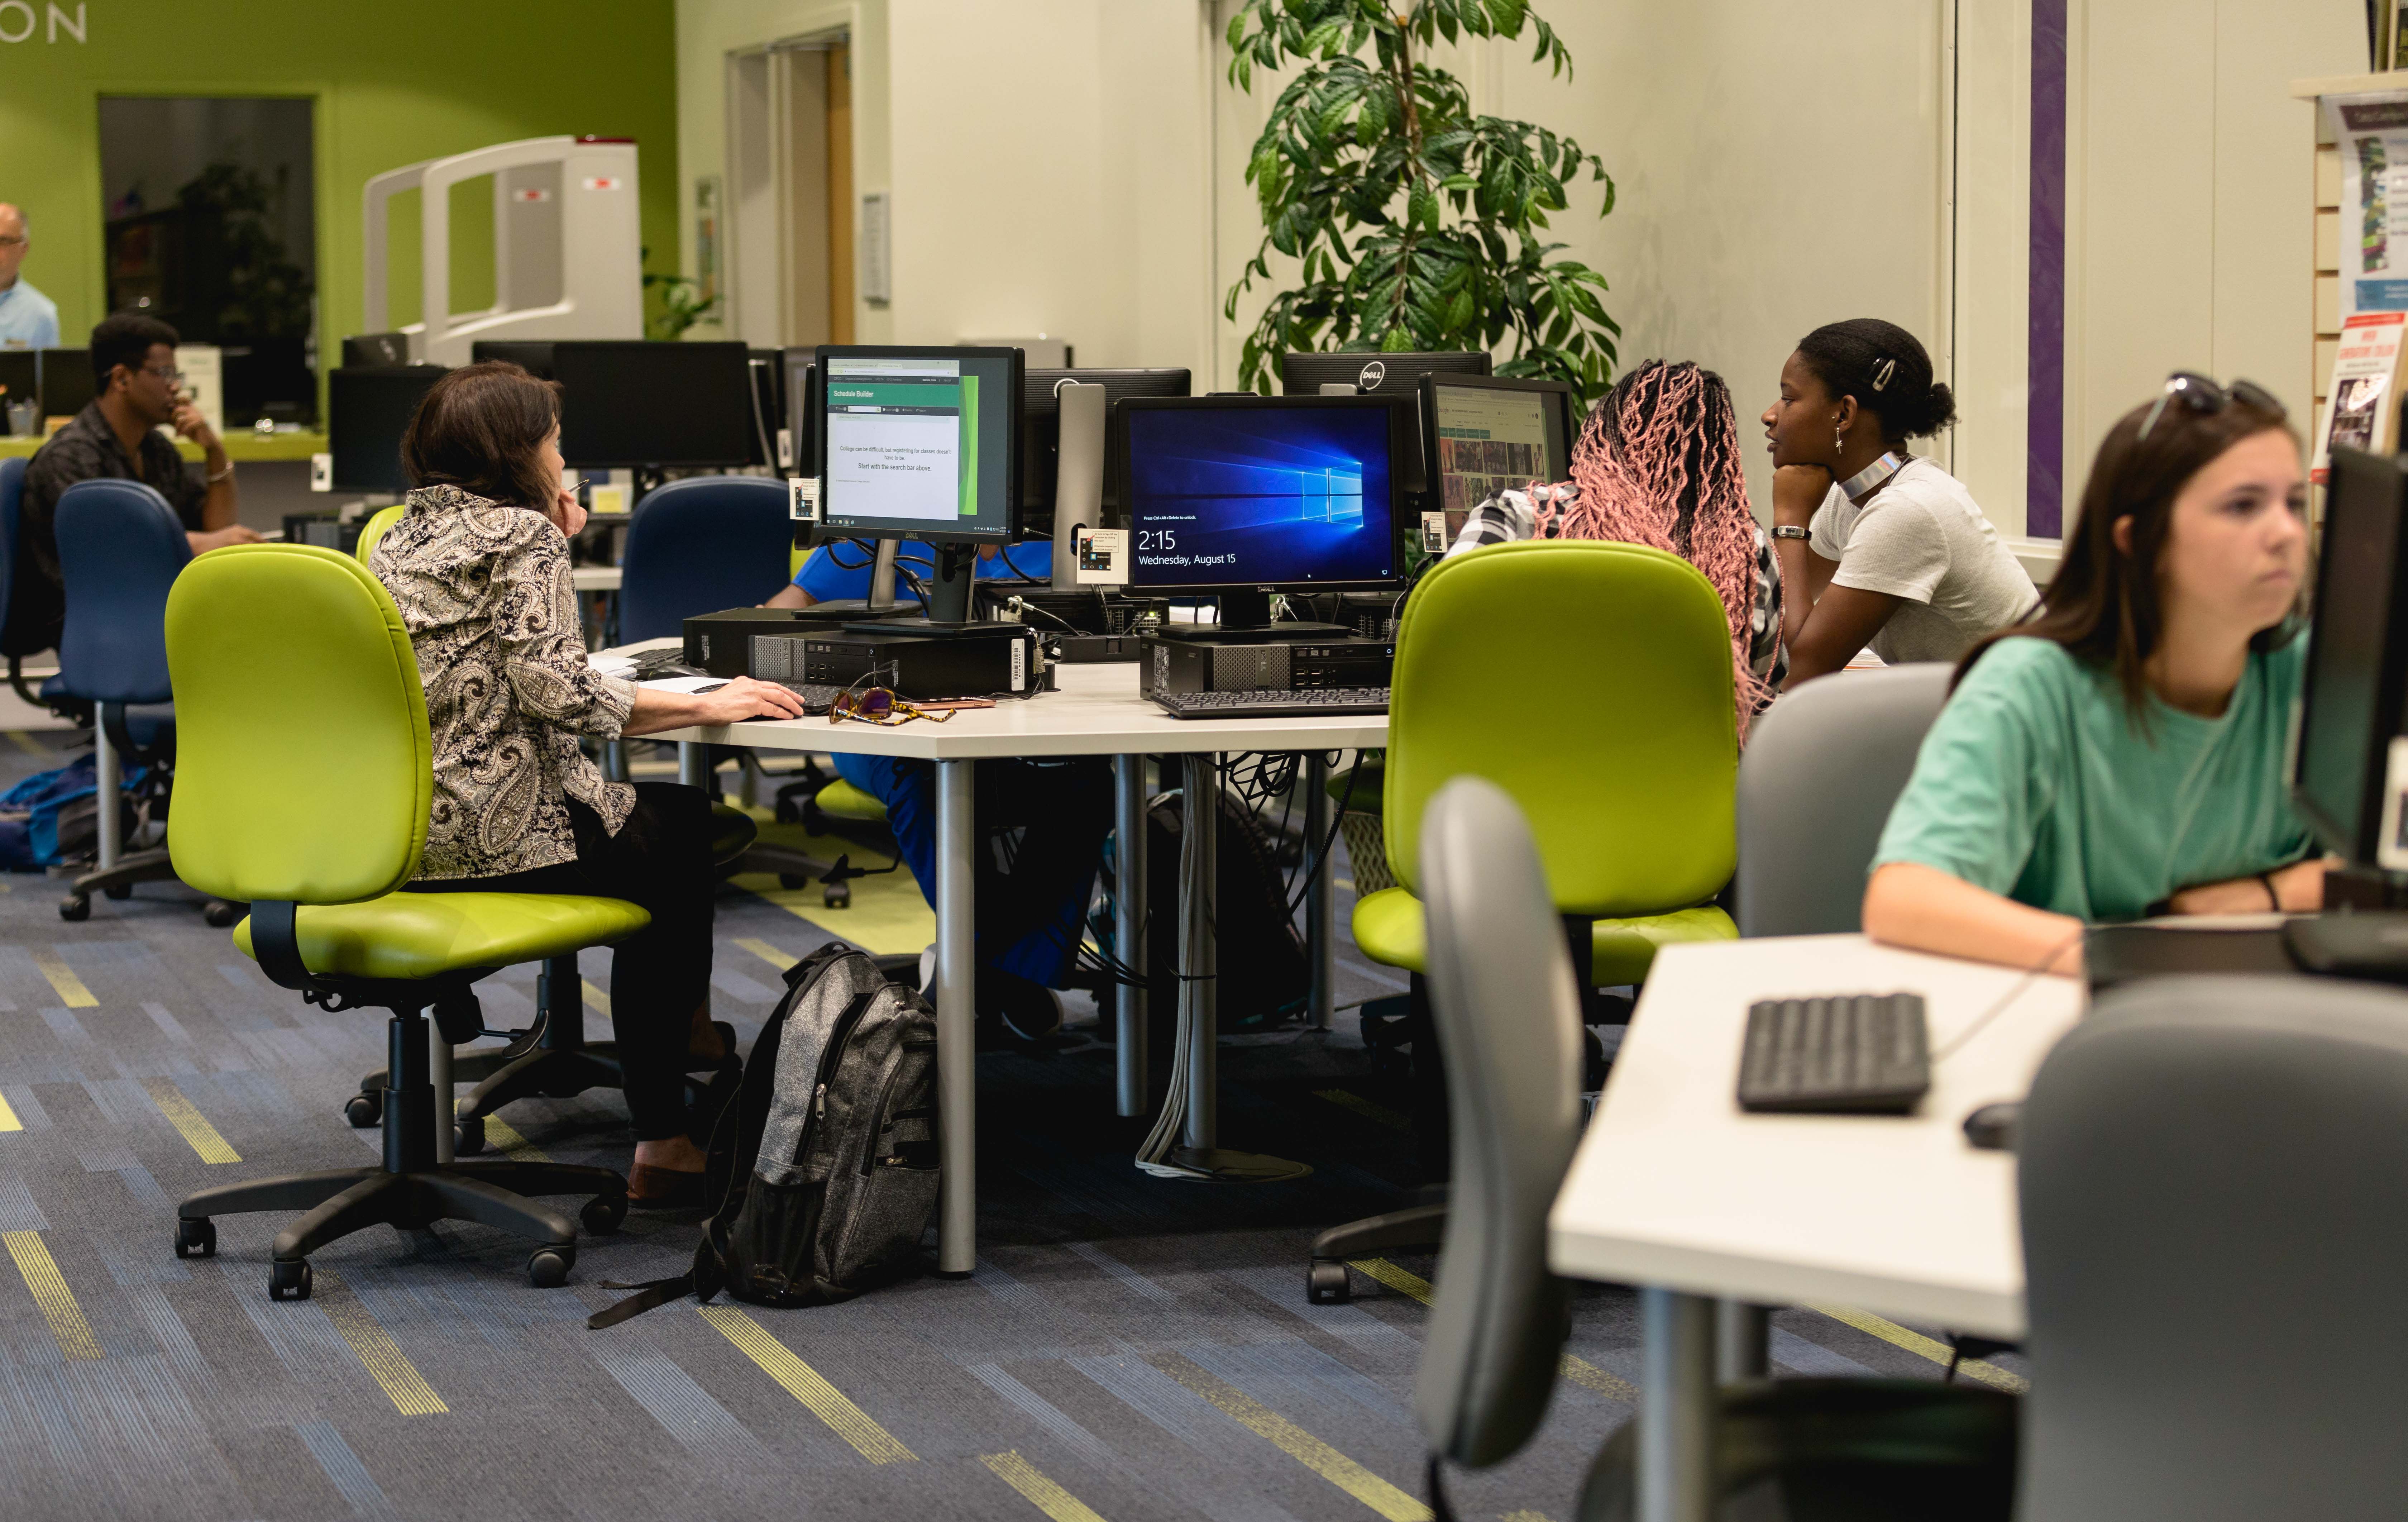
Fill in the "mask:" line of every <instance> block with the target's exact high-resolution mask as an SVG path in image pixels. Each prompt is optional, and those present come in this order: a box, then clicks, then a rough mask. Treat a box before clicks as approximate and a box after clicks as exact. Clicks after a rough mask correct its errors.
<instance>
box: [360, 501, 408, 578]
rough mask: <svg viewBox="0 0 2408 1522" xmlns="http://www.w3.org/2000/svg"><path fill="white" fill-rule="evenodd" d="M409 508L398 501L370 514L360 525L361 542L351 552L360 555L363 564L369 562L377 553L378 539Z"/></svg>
mask: <svg viewBox="0 0 2408 1522" xmlns="http://www.w3.org/2000/svg"><path fill="white" fill-rule="evenodd" d="M408 511H409V508H408V506H406V505H405V504H403V503H399V502H396V503H394V505H393V506H392V507H389V508H379V509H377V510H376V511H375V512H373V513H371V514H369V516H368V521H367V522H366V523H364V524H361V525H360V542H359V543H358V544H356V545H354V546H352V547H351V553H352V554H353V555H355V556H357V557H358V559H359V563H360V564H361V565H363V566H365V565H366V564H367V563H368V556H370V555H372V554H374V553H376V547H377V540H379V539H380V538H384V536H385V531H386V530H388V529H390V528H392V527H393V525H394V524H397V523H399V522H401V515H402V514H403V513H405V512H408Z"/></svg>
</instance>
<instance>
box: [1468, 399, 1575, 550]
mask: <svg viewBox="0 0 2408 1522" xmlns="http://www.w3.org/2000/svg"><path fill="white" fill-rule="evenodd" d="M1435 389H1436V395H1437V410H1438V419H1437V422H1438V479H1439V494H1440V504H1441V508H1442V510H1444V511H1445V512H1446V514H1447V520H1448V524H1449V526H1450V528H1460V527H1461V526H1462V521H1463V520H1462V515H1463V514H1465V513H1467V512H1469V511H1470V510H1472V509H1473V508H1476V507H1478V506H1479V505H1480V504H1481V503H1483V502H1484V501H1486V500H1487V499H1488V498H1489V497H1492V496H1494V495H1497V494H1498V492H1501V491H1504V490H1506V489H1508V488H1512V489H1515V490H1519V489H1520V488H1523V487H1526V486H1527V485H1529V484H1530V483H1531V482H1532V481H1561V480H1563V479H1564V477H1565V475H1566V474H1567V472H1568V471H1569V470H1570V458H1569V451H1568V450H1567V448H1566V445H1565V439H1564V435H1565V432H1566V424H1565V422H1564V417H1563V400H1564V399H1563V396H1562V395H1561V394H1559V393H1556V392H1553V391H1523V390H1518V389H1515V390H1503V389H1498V388H1495V387H1490V386H1456V385H1445V384H1441V385H1439V386H1437V387H1436V388H1435Z"/></svg>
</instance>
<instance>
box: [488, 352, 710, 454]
mask: <svg viewBox="0 0 2408 1522" xmlns="http://www.w3.org/2000/svg"><path fill="white" fill-rule="evenodd" d="M471 352H474V351H473V350H472V351H471ZM748 361H749V356H748V354H747V352H746V351H745V348H744V346H743V345H742V344H740V343H646V342H643V341H641V340H639V339H627V340H622V341H588V340H578V341H575V342H571V341H569V340H567V339H563V340H561V341H560V342H557V343H554V344H553V345H552V379H553V380H557V381H559V382H560V388H561V398H560V455H561V458H562V459H563V460H565V461H566V462H567V463H568V464H569V465H571V466H574V467H577V468H578V469H580V470H603V469H624V468H628V467H645V466H682V467H703V468H708V467H714V466H716V467H728V466H739V465H743V464H745V463H747V462H748V461H750V460H751V459H752V458H753V380H752V371H751V366H750V365H749V363H748Z"/></svg>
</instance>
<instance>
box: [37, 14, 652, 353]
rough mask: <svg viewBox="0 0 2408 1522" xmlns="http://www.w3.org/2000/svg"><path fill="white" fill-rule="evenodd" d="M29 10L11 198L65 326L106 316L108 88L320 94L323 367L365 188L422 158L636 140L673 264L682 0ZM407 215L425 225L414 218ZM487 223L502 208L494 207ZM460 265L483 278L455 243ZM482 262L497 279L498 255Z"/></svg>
mask: <svg viewBox="0 0 2408 1522" xmlns="http://www.w3.org/2000/svg"><path fill="white" fill-rule="evenodd" d="M34 7H35V9H36V11H37V12H41V13H43V16H44V24H42V25H40V26H38V27H36V31H35V33H34V35H33V36H31V37H30V38H28V39H27V40H25V41H23V42H18V43H8V42H7V41H5V40H0V201H13V202H15V203H17V204H18V205H20V206H22V207H23V208H25V211H26V214H27V215H28V216H29V217H30V218H31V219H32V221H33V230H34V247H33V250H32V252H31V254H30V255H29V257H28V258H27V260H26V262H25V270H24V274H25V278H26V279H27V280H31V281H32V282H33V283H34V284H36V286H39V287H40V288H41V290H42V291H43V292H44V294H48V295H49V296H50V298H51V299H52V300H54V301H56V302H57V303H58V304H59V326H60V330H61V336H62V337H64V338H65V341H66V342H68V343H71V344H72V343H77V342H80V341H81V335H82V334H83V333H85V332H88V331H89V330H90V329H91V326H92V324H93V323H96V322H98V321H99V320H100V319H101V318H102V317H103V316H106V315H107V313H106V312H104V311H103V310H102V303H103V301H104V300H105V296H106V286H105V284H104V283H103V280H102V276H101V189H100V142H99V124H98V123H99V105H98V102H99V97H100V96H102V95H104V94H167V95H242V94H272V95H308V96H312V97H314V98H315V99H316V101H317V103H318V108H317V179H318V196H317V204H318V272H319V290H318V297H319V305H318V313H319V316H318V323H319V327H318V334H319V342H320V344H321V346H322V348H323V349H325V350H327V351H328V352H327V353H326V355H325V362H326V363H328V364H331V363H332V362H333V354H332V352H331V351H332V348H333V345H334V343H335V341H336V340H337V339H339V338H340V337H343V336H344V335H346V334H351V333H356V332H358V331H360V300H361V289H360V285H361V268H362V259H361V226H360V191H361V187H362V186H363V185H365V184H366V181H367V179H368V178H369V177H370V176H372V175H377V174H381V173H383V172H384V171H385V170H387V169H393V168H397V167H399V166H400V165H405V164H411V163H415V162H417V161H419V160H422V159H430V158H437V157H439V156H441V155H444V154H448V153H458V152H465V151H467V150H469V149H472V148H483V147H485V146H487V145H489V144H493V143H500V142H509V141H510V140H512V139H514V138H521V137H539V136H549V135H552V134H557V133H586V134H591V135H593V136H604V137H633V138H635V139H636V140H637V142H638V144H639V145H640V147H639V149H638V168H637V177H638V182H639V189H640V192H641V194H642V197H643V238H644V244H645V246H646V247H648V248H650V249H651V250H652V261H651V262H650V263H649V264H648V265H647V266H646V267H647V268H657V269H660V270H663V271H665V272H673V271H674V270H675V269H676V267H677V249H678V227H677V217H678V155H677V103H676V23H675V0H582V3H579V4H569V3H567V0H481V3H471V0H410V3H408V4H394V3H380V0H67V3H65V4H64V5H58V4H54V3H53V0H34ZM79 8H80V9H81V11H82V14H83V18H84V37H85V40H84V41H82V42H80V43H79V42H77V41H76V40H75V39H74V36H73V34H72V31H71V30H67V29H60V28H57V27H56V26H55V25H54V24H53V23H52V22H50V18H49V15H48V12H49V11H50V10H52V9H56V10H59V11H62V12H65V14H66V16H67V18H68V19H69V20H70V21H72V20H73V18H74V15H75V13H76V11H77V10H78V9H79ZM24 17H25V13H24V12H23V11H22V9H20V8H19V7H16V6H7V7H0V36H6V35H9V34H14V33H16V32H17V31H19V30H21V29H22V26H23V25H24ZM394 209H395V210H396V212H399V211H401V210H402V208H400V207H399V206H396V207H395V208H394ZM413 209H414V208H413ZM395 220H396V221H397V222H398V221H402V220H404V219H403V218H401V217H396V219H395ZM406 220H407V221H408V222H409V223H411V224H412V225H411V228H410V230H411V231H412V232H413V233H414V232H415V230H416V229H415V225H414V224H415V223H416V220H417V219H416V217H415V216H414V215H411V216H409V217H408V218H407V219H406ZM482 220H483V221H484V222H485V223H486V224H487V225H490V220H491V219H490V215H489V214H488V215H487V216H486V217H485V218H484V219H482ZM417 263H418V261H417V259H416V257H415V254H414V253H413V254H412V255H411V256H410V258H409V261H408V264H407V266H404V267H399V268H396V269H395V271H394V273H395V274H396V275H402V276H407V277H408V278H410V279H414V271H415V269H416V267H417ZM455 270H456V271H457V272H458V273H459V274H461V275H469V276H470V278H471V280H472V281H473V279H474V277H473V275H472V273H471V271H470V270H468V269H466V268H464V267H461V266H459V264H458V263H457V260H456V257H455ZM484 271H485V272H484V276H483V289H484V290H485V291H487V292H488V293H490V291H491V290H492V274H491V263H490V260H488V261H486V263H485V265H484ZM462 294H464V295H465V294H468V293H465V292H464V293H462ZM395 295H396V299H395V301H394V306H395V307H396V308H399V309H402V313H401V316H402V317H405V318H406V317H407V316H409V315H411V314H414V312H415V309H416V308H417V306H418V297H417V293H416V291H415V289H414V288H412V289H410V290H409V292H408V294H402V292H401V291H400V290H399V289H398V288H397V289H396V292H395ZM489 299H490V297H489ZM457 304H458V305H460V306H461V307H462V308H463V309H466V305H467V303H466V301H460V302H458V303H457Z"/></svg>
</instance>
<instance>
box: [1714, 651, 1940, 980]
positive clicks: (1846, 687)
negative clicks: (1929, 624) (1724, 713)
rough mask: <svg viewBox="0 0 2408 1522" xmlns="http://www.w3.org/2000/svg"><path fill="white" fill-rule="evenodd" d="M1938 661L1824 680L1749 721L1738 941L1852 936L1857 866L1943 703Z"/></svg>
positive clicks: (1861, 887) (1857, 904) (1860, 877)
mask: <svg viewBox="0 0 2408 1522" xmlns="http://www.w3.org/2000/svg"><path fill="white" fill-rule="evenodd" d="M1954 670H1955V668H1953V667H1951V666H1948V665H1945V664H1942V663H1940V662H1925V663H1920V664H1917V665H1914V666H1893V667H1891V668H1888V669H1887V670H1884V671H1852V672H1849V673H1847V674H1845V675H1832V676H1828V677H1825V678H1823V679H1821V680H1820V681H1817V682H1810V683H1808V684H1807V685H1805V686H1802V687H1800V688H1799V689H1798V690H1797V691H1796V692H1794V693H1790V694H1788V695H1787V696H1784V697H1783V698H1782V699H1781V700H1780V701H1779V702H1777V703H1775V704H1773V705H1772V707H1771V708H1770V709H1769V710H1767V711H1765V713H1764V714H1763V716H1762V717H1760V718H1758V719H1757V720H1756V725H1755V726H1754V729H1753V730H1752V732H1751V733H1750V734H1749V736H1748V741H1747V749H1746V750H1745V751H1744V752H1742V754H1741V755H1740V762H1739V913H1738V914H1737V916H1736V918H1737V919H1738V921H1739V933H1740V934H1741V935H1742V936H1806V935H1827V934H1836V933H1844V932H1846V931H1850V930H1857V929H1861V928H1863V926H1862V925H1861V924H1860V923H1859V922H1858V920H1857V912H1858V910H1859V909H1860V908H1861V907H1862V905H1863V902H1864V897H1865V867H1866V864H1867V863H1869V862H1871V860H1872V856H1873V848H1874V847H1875V846H1876V845H1878V844H1879V843H1880V842H1881V832H1882V826H1883V825H1884V824H1885V823H1887V821H1888V819H1889V810H1890V805H1891V804H1893V803H1895V802H1897V801H1898V796H1899V793H1900V792H1902V791H1904V790H1905V787H1906V780H1907V778H1908V776H1910V775H1911V774H1912V773H1913V772H1914V754H1915V752H1916V750H1917V749H1918V748H1919V747H1920V746H1921V745H1922V744H1923V734H1924V731H1925V730H1927V729H1929V728H1930V727H1931V721H1932V720H1933V719H1934V718H1936V717H1938V715H1939V713H1940V706H1941V705H1942V703H1944V702H1946V701H1947V698H1948V679H1949V676H1950V673H1951V672H1953V671H1954Z"/></svg>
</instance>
